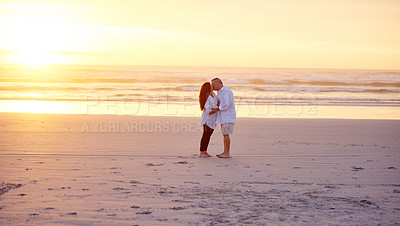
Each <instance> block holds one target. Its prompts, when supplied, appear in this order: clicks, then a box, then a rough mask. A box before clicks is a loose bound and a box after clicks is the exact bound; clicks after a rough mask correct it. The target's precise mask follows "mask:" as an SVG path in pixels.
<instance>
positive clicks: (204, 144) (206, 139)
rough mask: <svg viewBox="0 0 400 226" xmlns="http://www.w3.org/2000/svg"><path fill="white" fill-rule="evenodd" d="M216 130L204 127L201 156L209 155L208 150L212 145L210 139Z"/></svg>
mask: <svg viewBox="0 0 400 226" xmlns="http://www.w3.org/2000/svg"><path fill="white" fill-rule="evenodd" d="M213 132H214V130H213V129H211V128H210V127H208V126H207V125H203V135H202V137H201V141H200V153H201V154H200V155H202V154H203V155H208V153H207V148H208V144H209V143H210V137H211V135H212V134H213Z"/></svg>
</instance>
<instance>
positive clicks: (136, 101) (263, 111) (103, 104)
mask: <svg viewBox="0 0 400 226" xmlns="http://www.w3.org/2000/svg"><path fill="white" fill-rule="evenodd" d="M0 68H1V69H0V73H1V75H0V112H36V113H67V114H118V115H165V116H199V115H200V114H201V112H200V108H199V104H198V94H199V89H200V87H201V85H202V84H203V83H204V82H206V81H210V80H211V79H212V78H214V77H219V78H221V79H222V81H223V82H224V85H226V86H227V87H229V88H230V89H231V90H232V91H233V93H234V98H235V103H236V107H237V113H238V116H239V117H266V118H269V117H270V118H349V119H350V118H360V119H361V118H367V119H400V71H396V70H333V69H332V70H330V69H283V68H244V67H243V68H241V67H175V66H99V65H96V66H93V65H52V66H49V67H47V68H21V67H20V66H18V65H1V66H0Z"/></svg>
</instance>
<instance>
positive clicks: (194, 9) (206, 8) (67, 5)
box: [0, 0, 400, 70]
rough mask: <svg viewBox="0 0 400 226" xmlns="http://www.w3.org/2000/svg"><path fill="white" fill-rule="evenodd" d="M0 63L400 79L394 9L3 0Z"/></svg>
mask: <svg viewBox="0 0 400 226" xmlns="http://www.w3.org/2000/svg"><path fill="white" fill-rule="evenodd" d="M0 61H1V63H18V64H38V65H42V64H44V65H46V64H96V65H163V66H164V65H171V66H228V67H233V66H240V67H279V68H331V69H387V70H398V69H400V1H399V0H301V1H300V0H202V1H198V0H180V1H178V0H168V1H167V0H146V1H145V0H142V1H138V0H113V1H108V0H107V1H102V0H97V1H85V0H80V1H75V0H57V1H54V0H52V1H41V0H29V1H16V0H13V1H8V0H1V1H0Z"/></svg>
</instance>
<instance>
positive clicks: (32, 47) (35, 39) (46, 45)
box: [0, 4, 79, 65]
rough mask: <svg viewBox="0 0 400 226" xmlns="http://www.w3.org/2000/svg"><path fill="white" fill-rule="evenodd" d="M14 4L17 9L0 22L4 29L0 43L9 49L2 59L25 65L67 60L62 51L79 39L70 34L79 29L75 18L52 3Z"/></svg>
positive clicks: (77, 43) (70, 49) (73, 46)
mask: <svg viewBox="0 0 400 226" xmlns="http://www.w3.org/2000/svg"><path fill="white" fill-rule="evenodd" d="M17 6H18V11H17V12H15V13H13V14H9V15H6V20H4V21H0V26H1V27H2V29H3V30H6V31H7V33H6V35H5V36H4V37H2V42H3V43H4V44H7V47H8V49H9V50H10V54H8V56H7V57H6V60H7V61H8V62H9V63H16V64H28V65H46V64H64V63H68V57H67V56H65V55H63V53H65V52H68V51H74V48H76V47H77V46H79V39H77V38H76V37H74V33H76V32H78V29H79V28H78V27H77V26H76V25H74V21H75V20H76V18H74V17H73V16H71V15H69V14H67V13H63V11H62V10H60V8H56V7H54V6H52V7H50V6H41V5H35V6H32V5H26V4H25V5H17ZM13 7H16V6H13V5H11V6H10V8H13ZM25 8H26V9H25ZM28 9H29V10H28Z"/></svg>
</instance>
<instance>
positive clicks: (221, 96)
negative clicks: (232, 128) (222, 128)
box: [216, 86, 236, 124]
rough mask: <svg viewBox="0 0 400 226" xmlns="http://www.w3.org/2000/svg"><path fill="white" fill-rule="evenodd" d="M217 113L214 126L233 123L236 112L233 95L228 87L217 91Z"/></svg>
mask: <svg viewBox="0 0 400 226" xmlns="http://www.w3.org/2000/svg"><path fill="white" fill-rule="evenodd" d="M217 97H218V100H219V111H218V112H217V122H216V124H224V123H235V122H236V110H235V101H234V100H233V93H232V90H230V89H229V88H228V87H226V86H223V87H222V88H221V89H220V90H219V91H218V96H217Z"/></svg>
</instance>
